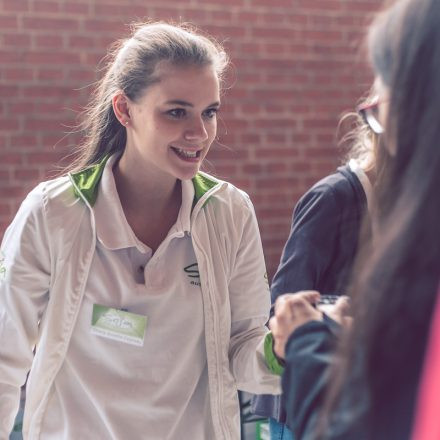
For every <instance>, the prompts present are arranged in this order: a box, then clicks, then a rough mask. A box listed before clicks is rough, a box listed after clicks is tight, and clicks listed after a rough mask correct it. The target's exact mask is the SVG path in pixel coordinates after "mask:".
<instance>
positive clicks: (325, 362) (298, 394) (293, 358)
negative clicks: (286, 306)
mask: <svg viewBox="0 0 440 440" xmlns="http://www.w3.org/2000/svg"><path fill="white" fill-rule="evenodd" d="M339 329H340V327H338V326H337V324H335V322H334V321H332V320H330V319H328V320H327V321H326V320H324V321H310V322H308V323H307V324H304V325H303V326H301V327H299V328H298V329H297V330H296V331H295V332H294V333H293V334H292V335H291V336H290V338H289V340H288V342H287V345H286V359H285V360H286V366H285V369H284V374H283V377H282V390H283V403H284V405H285V407H286V412H287V421H286V424H287V426H288V427H289V428H290V429H291V430H292V431H293V433H294V438H295V440H312V439H313V440H317V436H316V428H317V425H318V423H317V422H318V417H319V415H320V413H321V411H322V409H323V404H324V398H325V394H326V392H327V387H328V385H329V384H330V383H331V380H332V377H331V373H332V369H331V368H330V367H331V365H332V362H334V359H335V357H334V356H335V348H336V345H337V344H338V341H339V333H340V332H339ZM360 365H362V361H360V360H359V359H358V361H357V362H355V364H354V366H353V369H352V370H351V371H350V374H349V376H348V377H347V380H346V382H345V383H344V386H343V388H342V394H341V395H340V396H339V399H338V404H337V405H336V408H335V409H334V410H333V411H332V413H331V418H330V421H329V423H328V426H326V428H325V430H324V433H322V434H321V435H320V436H319V440H354V439H356V440H367V439H371V438H372V437H371V436H370V435H369V427H368V423H367V422H366V420H367V413H368V401H369V399H368V389H367V388H366V384H365V383H364V381H359V380H358V379H359V377H362V375H361V374H360V372H359V368H358V367H360Z"/></svg>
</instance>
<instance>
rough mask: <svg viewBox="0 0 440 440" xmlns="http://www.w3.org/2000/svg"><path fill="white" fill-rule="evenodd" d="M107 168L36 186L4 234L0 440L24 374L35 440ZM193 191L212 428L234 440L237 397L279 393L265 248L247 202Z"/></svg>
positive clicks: (217, 186)
mask: <svg viewBox="0 0 440 440" xmlns="http://www.w3.org/2000/svg"><path fill="white" fill-rule="evenodd" d="M104 163H105V161H103V163H101V164H98V165H96V166H94V167H91V168H89V169H87V170H85V171H83V172H80V173H77V174H74V175H69V176H65V177H60V178H58V179H55V180H51V181H48V182H43V183H41V184H39V185H38V186H37V187H36V188H35V189H34V190H33V191H32V192H31V193H29V195H28V196H27V198H26V199H25V200H24V202H23V203H22V205H21V207H20V209H19V211H18V213H17V215H16V217H15V219H14V221H13V222H12V224H11V225H10V226H9V228H8V229H7V231H6V233H5V236H4V240H3V243H2V248H1V252H2V254H1V256H0V438H1V439H6V438H7V436H8V434H9V432H10V431H11V429H12V426H13V421H14V417H15V415H16V413H17V410H18V406H19V397H20V387H21V385H23V384H24V382H25V380H26V375H27V373H28V372H29V370H30V374H29V378H28V382H27V390H26V407H25V415H24V422H23V435H24V438H25V439H31V440H34V439H39V438H40V430H41V424H42V420H43V417H44V415H45V410H46V407H47V403H48V398H49V395H50V390H51V387H52V384H53V381H54V378H55V376H56V375H57V373H58V371H59V370H60V368H61V365H62V363H63V360H64V359H65V356H66V352H67V348H68V345H69V341H70V338H71V335H72V331H73V328H74V325H75V322H76V318H77V314H78V311H79V309H80V305H81V301H82V298H83V295H84V287H85V285H86V281H87V278H88V275H89V270H90V265H91V262H92V258H93V255H94V252H95V248H96V246H95V245H96V232H95V220H94V216H93V210H92V209H91V206H92V205H93V203H94V201H95V199H96V194H97V189H98V185H99V180H100V177H101V173H102V170H103V168H104ZM193 182H194V187H195V202H194V203H195V206H194V208H193V211H192V215H191V237H192V241H193V246H194V251H195V254H196V257H197V261H198V265H199V271H200V282H201V290H202V298H203V310H204V322H205V340H206V352H207V353H206V354H207V364H208V377H209V391H210V403H211V411H212V417H213V424H214V429H215V433H216V439H234V440H235V439H237V440H238V439H239V438H240V426H239V406H238V399H237V392H236V390H237V389H240V390H244V391H249V392H252V393H269V394H270V393H273V394H277V393H279V392H280V384H279V376H278V375H276V374H274V373H273V371H277V364H276V361H275V359H274V357H273V353H272V350H271V346H270V334H269V335H268V334H267V328H266V327H265V323H266V322H267V320H268V314H269V309H270V295H269V290H268V283H267V276H266V269H265V263H264V257H263V252H262V245H261V239H260V235H259V231H258V225H257V221H256V217H255V213H254V210H253V207H252V204H251V202H250V200H249V198H248V196H247V195H246V194H245V193H243V192H242V191H240V190H238V189H237V188H235V187H234V186H233V185H231V184H229V183H226V182H223V181H220V180H217V179H214V178H212V177H211V176H208V175H207V174H204V173H199V174H197V176H196V177H195V178H194V179H193ZM34 346H36V351H35V356H34V354H33V348H34ZM268 365H270V366H271V368H269V367H268ZM176 367H177V368H178V364H176ZM146 374H148V371H146ZM78 423H81V421H80V420H78ZM91 432H93V427H91ZM139 438H142V433H139Z"/></svg>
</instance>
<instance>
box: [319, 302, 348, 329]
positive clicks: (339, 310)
mask: <svg viewBox="0 0 440 440" xmlns="http://www.w3.org/2000/svg"><path fill="white" fill-rule="evenodd" d="M349 313H350V298H349V297H348V296H340V297H339V298H338V300H337V301H336V302H335V304H334V305H332V306H330V307H328V308H326V310H325V314H326V315H328V316H329V317H330V318H331V319H333V321H336V322H337V323H338V324H340V325H341V326H342V327H344V328H347V329H348V328H350V327H351V323H352V321H353V318H351V317H350V316H349Z"/></svg>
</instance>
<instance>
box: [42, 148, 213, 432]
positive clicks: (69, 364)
mask: <svg viewBox="0 0 440 440" xmlns="http://www.w3.org/2000/svg"><path fill="white" fill-rule="evenodd" d="M115 161H116V158H115V157H114V156H113V157H112V158H110V160H109V161H108V162H107V164H106V166H105V169H104V172H103V176H102V182H101V185H100V189H99V193H98V198H97V200H96V203H95V206H94V208H93V211H94V214H95V218H96V227H97V237H98V240H97V247H96V252H95V256H94V258H93V262H92V266H91V270H90V276H89V279H88V280H87V284H86V289H85V296H84V299H83V302H82V305H81V308H80V311H79V316H78V319H77V322H76V325H75V328H74V331H73V335H72V339H71V341H70V345H69V348H68V352H67V356H66V359H65V361H64V364H63V365H62V367H61V370H60V372H59V373H58V375H57V377H56V379H55V382H54V384H53V386H52V390H51V397H50V401H49V404H48V407H47V412H46V414H45V417H44V420H43V428H42V431H41V432H42V435H41V439H43V440H48V439H50V440H62V439H66V440H67V439H69V440H72V439H75V440H80V439H94V440H95V439H99V440H101V439H105V440H107V439H124V440H125V439H152V440H153V439H154V440H162V439H176V440H177V439H179V440H180V439H183V438H188V439H194V440H198V439H200V440H205V439H213V438H214V430H213V424H212V417H211V410H210V404H209V391H208V375H207V359H206V349H205V335H204V321H203V303H202V293H201V289H200V279H199V277H198V269H197V261H196V257H195V254H194V250H193V246H192V242H191V237H190V235H189V231H190V214H191V208H192V203H193V198H194V188H193V184H192V182H191V181H183V182H182V206H181V209H180V212H179V215H178V218H177V221H176V223H175V225H174V226H173V227H172V228H171V229H170V231H169V233H168V235H167V237H166V238H165V240H164V241H163V242H162V243H161V245H160V246H159V248H158V249H157V251H156V252H155V254H154V255H152V251H151V249H150V248H148V247H147V246H146V245H145V244H143V243H141V242H140V241H139V240H138V239H137V238H136V236H135V235H134V233H133V231H132V229H131V227H130V226H129V225H128V223H127V220H126V218H125V215H124V213H123V210H122V207H121V203H120V200H119V197H118V193H117V190H116V186H115V181H114V177H113V172H112V168H113V165H114V163H115ZM94 304H97V305H101V306H106V307H110V308H114V309H118V310H120V309H122V310H125V311H128V312H130V313H133V314H136V315H141V316H146V317H147V324H146V330H145V334H144V338H143V346H136V345H132V344H129V343H126V342H121V341H119V340H114V339H109V338H108V337H104V336H102V335H96V334H94V333H92V311H93V306H94Z"/></svg>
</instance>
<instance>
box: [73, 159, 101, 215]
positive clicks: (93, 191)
mask: <svg viewBox="0 0 440 440" xmlns="http://www.w3.org/2000/svg"><path fill="white" fill-rule="evenodd" d="M108 158H109V156H104V158H103V159H101V161H100V162H98V163H97V164H96V165H92V166H90V167H89V168H86V169H84V170H81V171H78V172H77V173H72V174H71V175H70V176H71V178H72V180H73V182H74V183H75V186H74V188H75V194H76V195H77V196H78V197H84V198H85V199H86V200H87V201H88V202H89V204H90V206H93V205H94V204H95V202H96V198H97V197H98V184H99V181H100V180H101V177H102V173H103V171H104V167H105V164H106V163H107V160H108Z"/></svg>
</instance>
